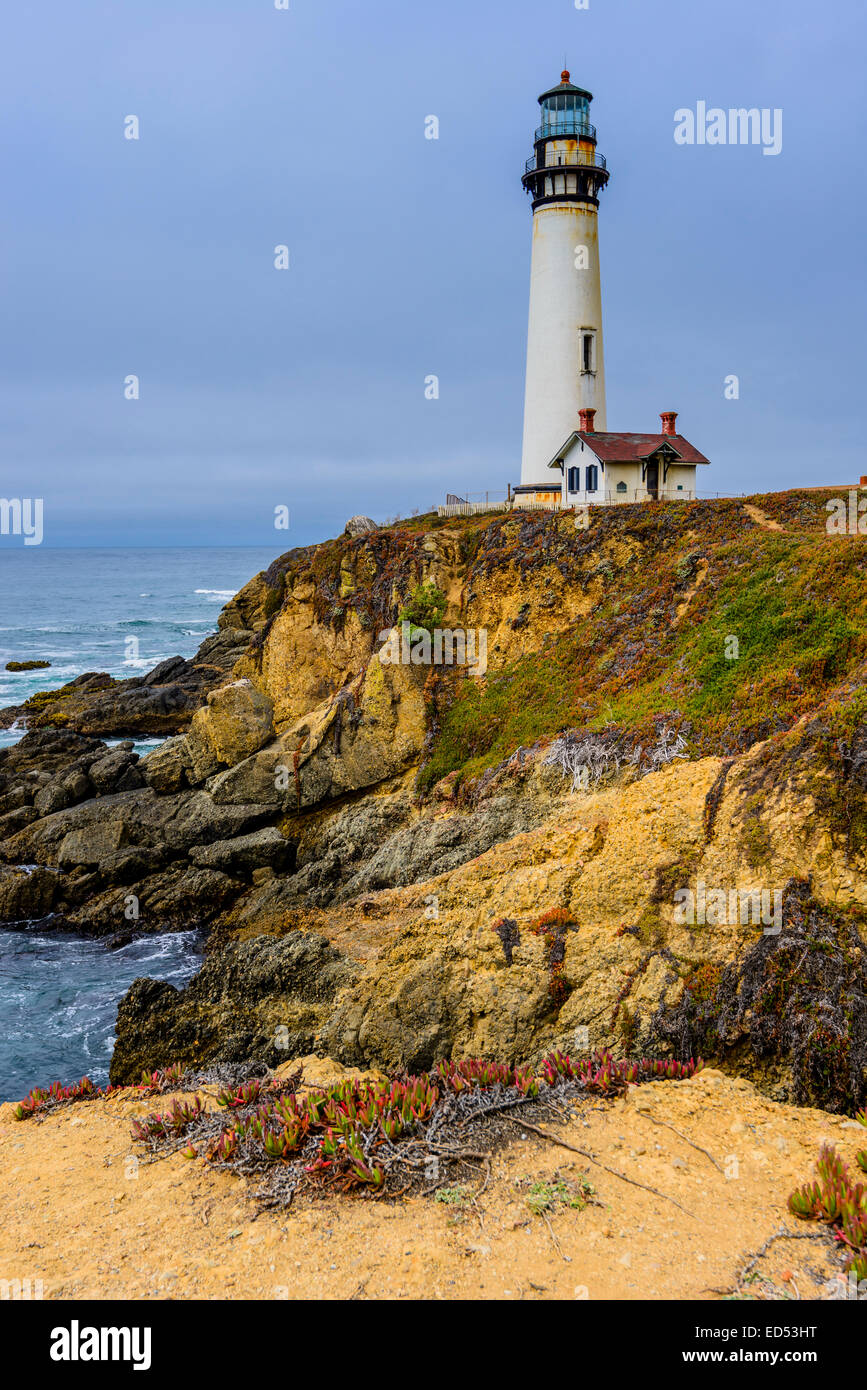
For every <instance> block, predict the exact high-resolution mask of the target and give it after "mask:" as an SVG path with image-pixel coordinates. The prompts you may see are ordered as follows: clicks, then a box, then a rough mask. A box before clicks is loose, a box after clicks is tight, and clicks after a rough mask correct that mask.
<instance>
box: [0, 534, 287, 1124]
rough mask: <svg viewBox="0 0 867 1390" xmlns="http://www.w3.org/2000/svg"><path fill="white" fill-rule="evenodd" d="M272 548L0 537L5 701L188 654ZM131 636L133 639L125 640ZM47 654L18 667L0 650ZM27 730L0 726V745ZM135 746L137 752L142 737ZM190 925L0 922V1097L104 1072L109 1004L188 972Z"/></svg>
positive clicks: (112, 1008)
mask: <svg viewBox="0 0 867 1390" xmlns="http://www.w3.org/2000/svg"><path fill="white" fill-rule="evenodd" d="M275 555H276V550H275V549H266V548H264V547H256V548H248V547H240V546H239V547H222V548H214V549H209V548H205V547H195V548H189V549H182V548H174V547H173V548H163V549H156V548H154V549H130V550H122V549H100V550H97V549H93V550H83V549H82V550H48V549H44V548H43V547H41V546H33V547H29V548H25V547H23V546H18V547H15V548H14V549H13V548H12V547H10V546H5V545H0V707H3V706H8V705H19V704H21V703H22V702H23V701H24V700H26V699H27V697H28V696H29V695H33V694H35V693H36V691H38V690H50V689H53V688H54V687H56V686H58V685H62V684H64V682H66V681H69V680H73V679H74V678H75V677H76V676H80V675H82V674H83V673H84V672H85V671H108V672H109V674H110V675H112V676H116V677H118V678H120V679H123V678H124V677H129V676H133V675H137V674H144V673H145V672H146V671H149V670H150V669H151V668H152V667H154V666H156V665H157V663H158V662H160V661H163V660H164V659H165V658H166V657H169V656H184V657H189V656H192V655H193V653H194V652H195V651H196V649H197V647H198V646H199V644H200V643H201V642H202V640H203V639H204V638H205V637H207V636H208V634H209V633H211V632H214V631H215V630H216V627H217V617H218V615H219V612H220V609H221V608H222V606H223V605H224V604H225V603H226V602H227V601H228V600H229V599H230V598H232V596H233V595H234V594H236V593H237V591H238V590H239V589H240V588H241V587H242V586H243V585H244V584H246V582H247V580H248V579H252V577H253V575H254V574H257V573H258V572H259V570H261V569H264V568H266V567H267V566H268V565H269V564H270V563H271V561H272V560H273V559H274V558H275ZM131 639H134V640H131ZM37 660H44V661H50V662H51V667H50V668H49V669H48V670H41V671H27V672H20V673H13V672H10V671H6V670H5V666H6V663H7V661H37ZM21 733H22V730H20V729H17V728H13V729H10V730H0V748H3V747H8V746H9V745H10V744H12V743H14V742H16V740H17V739H19V738H20V737H21ZM157 742H158V740H149V741H148V740H146V741H143V742H142V743H141V744H139V745H137V746H138V748H139V751H140V752H146V751H147V746H148V744H149V743H150V744H151V745H152V746H153V745H155V744H156V743H157ZM200 958H201V957H200V940H199V938H198V937H197V935H196V934H195V933H193V932H180V933H170V934H165V935H161V936H153V937H147V938H142V939H139V940H137V941H133V942H132V943H130V945H128V946H124V947H122V948H121V949H120V950H117V951H107V950H106V949H105V947H104V946H103V945H102V943H101V942H99V941H94V940H92V939H91V938H85V937H76V936H69V935H67V934H65V933H64V934H60V933H56V934H52V933H51V932H48V931H46V930H45V928H44V924H39V923H34V924H21V925H20V926H16V927H7V928H0V1023H2V1027H0V1101H2V1100H12V1099H20V1098H21V1097H23V1096H24V1095H25V1094H26V1092H27V1091H29V1090H30V1089H31V1087H33V1086H44V1085H47V1084H49V1083H50V1082H52V1081H61V1082H62V1083H63V1084H64V1085H67V1084H69V1083H70V1082H73V1081H78V1080H80V1079H81V1077H82V1076H85V1075H88V1076H90V1078H91V1080H92V1081H94V1082H95V1083H96V1084H99V1085H104V1084H105V1082H106V1080H107V1079H108V1066H109V1062H110V1060H111V1050H112V1045H113V1041H114V1022H115V1017H116V1014H117V1006H118V1003H119V1001H120V999H121V998H122V997H123V995H124V994H125V993H126V991H127V989H128V988H129V986H130V985H131V984H132V982H133V980H135V979H137V978H138V977H139V976H141V975H148V976H151V977H152V978H153V979H158V980H169V981H171V982H172V983H173V984H175V985H181V984H183V983H185V982H186V981H187V980H188V979H189V978H190V977H191V976H192V975H193V974H194V973H195V971H196V970H197V969H198V965H199V961H200Z"/></svg>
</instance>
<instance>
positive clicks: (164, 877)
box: [64, 864, 244, 936]
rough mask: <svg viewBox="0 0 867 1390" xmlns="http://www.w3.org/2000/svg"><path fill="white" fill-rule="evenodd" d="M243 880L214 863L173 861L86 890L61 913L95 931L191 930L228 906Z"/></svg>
mask: <svg viewBox="0 0 867 1390" xmlns="http://www.w3.org/2000/svg"><path fill="white" fill-rule="evenodd" d="M243 891H244V884H243V883H239V882H238V881H237V880H236V879H232V878H229V877H228V875H227V874H221V873H217V872H216V871H215V870H213V869H200V868H193V867H191V866H190V865H189V864H171V865H170V866H169V867H168V868H167V869H165V870H163V871H162V872H160V873H156V874H150V875H149V877H147V878H145V879H142V880H141V881H140V882H133V883H126V884H123V885H120V886H116V887H112V888H109V889H106V890H105V891H104V892H102V893H98V894H97V895H96V896H93V895H89V896H88V897H87V900H86V901H85V902H84V903H83V905H82V906H81V907H79V908H76V909H75V910H74V911H72V912H68V913H66V915H65V918H64V921H65V924H66V925H67V926H70V927H74V928H75V929H76V930H77V931H80V932H84V933H87V934H88V935H93V936H106V935H111V934H112V933H114V932H117V931H124V930H129V929H134V930H135V931H136V932H145V933H156V932H164V931H191V930H193V929H195V928H199V927H205V926H207V925H208V923H210V922H211V921H213V919H214V917H216V916H217V915H218V913H220V912H221V911H223V910H224V909H225V908H227V907H230V906H231V904H232V903H233V902H234V901H235V899H236V898H237V897H238V895H239V894H240V893H242V892H243Z"/></svg>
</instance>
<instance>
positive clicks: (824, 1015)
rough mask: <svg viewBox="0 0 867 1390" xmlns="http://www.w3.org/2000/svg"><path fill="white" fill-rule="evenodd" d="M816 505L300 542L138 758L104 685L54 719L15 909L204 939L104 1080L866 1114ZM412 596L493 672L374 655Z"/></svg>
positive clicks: (813, 499)
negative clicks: (726, 1093)
mask: <svg viewBox="0 0 867 1390" xmlns="http://www.w3.org/2000/svg"><path fill="white" fill-rule="evenodd" d="M832 495H836V494H825V493H822V492H819V491H816V492H809V493H806V492H792V493H785V494H776V495H773V496H769V497H756V498H752V499H748V501H747V502H746V503H740V502H737V501H733V500H727V501H718V502H698V503H690V504H668V505H656V506H652V507H640V506H639V507H633V506H629V507H621V508H614V509H610V510H607V511H606V510H600V511H592V512H591V524H590V526H589V528H587V529H580V528H579V527H577V526H576V524H575V520H574V518H573V517H571V516H570V515H568V514H564V515H553V514H547V513H513V514H505V515H503V514H496V515H494V516H482V517H476V518H468V519H466V520H463V519H462V520H458V521H455V520H452V519H449V520H438V519H436V518H432V517H421V518H417V519H414V520H412V521H410V522H406V523H400V524H398V525H396V526H393V527H390V528H384V529H380V530H378V531H375V532H372V533H369V534H364V535H360V536H353V535H344V536H343V537H340V538H338V539H336V540H333V541H330V542H327V543H325V544H323V545H321V546H316V547H307V548H304V549H301V550H296V551H291V552H290V553H289V554H287V555H285V556H283V557H281V558H280V559H279V560H277V561H275V563H274V564H273V565H272V566H271V568H270V569H269V570H267V571H266V572H264V573H263V574H262V575H259V576H257V577H256V578H255V579H254V580H253V581H251V583H250V584H249V585H247V586H246V587H245V588H244V589H243V590H241V592H240V593H239V594H238V595H237V596H236V598H235V599H234V600H233V601H232V603H230V604H229V605H228V606H227V608H226V609H225V610H224V612H223V614H222V616H221V619H220V633H221V634H222V637H221V638H219V639H218V642H219V643H221V644H222V645H221V647H220V650H222V651H223V652H224V653H225V652H228V653H230V654H231V661H230V662H229V660H228V659H227V660H226V662H225V666H226V669H222V668H220V669H219V670H218V671H210V672H209V673H208V675H207V679H203V680H201V681H200V682H199V684H198V685H196V686H195V688H190V689H187V690H186V692H185V695H184V701H183V709H182V710H180V711H179V713H178V714H177V716H176V717H175V716H173V718H174V723H173V725H172V728H171V730H170V731H171V732H172V733H173V734H174V737H172V738H170V739H169V741H168V742H167V743H165V744H164V745H163V746H162V747H161V748H159V749H158V750H156V751H155V752H153V753H152V754H150V755H149V756H148V757H147V758H146V759H144V760H141V761H139V760H137V759H136V758H135V754H134V753H133V752H132V751H131V750H130V749H121V750H119V751H118V752H112V753H109V752H108V750H106V749H105V748H104V745H102V744H100V743H98V741H97V740H96V738H94V737H93V734H94V733H96V732H108V731H109V730H108V729H107V727H106V725H107V724H110V723H111V719H112V716H111V714H110V713H109V712H108V711H109V707H110V699H109V702H108V704H106V700H107V695H106V692H99V691H97V692H96V693H95V695H94V696H93V697H92V699H93V700H99V701H100V702H101V703H100V705H99V708H98V712H97V714H94V712H93V711H94V709H95V708H96V706H95V705H94V704H91V703H90V701H89V700H88V699H85V698H83V697H81V696H80V695H79V696H76V697H75V698H76V701H79V700H80V704H77V705H76V709H75V712H74V714H73V715H72V716H71V717H69V718H66V719H64V718H63V717H62V713H63V706H64V702H68V701H69V699H70V697H69V696H66V697H63V696H62V693H61V695H60V697H59V698H58V699H56V700H55V701H54V702H51V701H46V700H45V699H44V697H40V699H42V700H43V704H44V708H41V709H40V710H39V712H38V715H37V716H36V718H35V719H34V721H33V722H35V723H36V724H38V726H39V727H37V728H35V729H34V731H33V732H31V733H29V734H28V735H27V737H26V738H25V739H24V740H23V741H22V743H21V744H19V745H18V746H17V747H16V748H14V749H12V750H8V751H7V752H6V753H5V754H2V755H0V836H5V838H2V839H0V862H2V863H5V865H6V866H7V868H6V869H5V870H4V871H2V873H0V916H3V917H5V918H6V919H7V920H13V919H14V918H15V917H16V916H18V917H21V916H36V915H44V914H47V913H49V912H51V913H54V914H56V916H55V919H54V920H55V921H57V922H58V923H62V924H63V925H67V926H69V927H74V928H76V929H78V930H86V931H92V932H94V933H98V934H105V935H115V936H116V935H117V934H118V933H120V934H121V936H122V935H123V933H129V932H130V931H141V930H145V931H148V930H151V931H153V930H161V929H165V927H166V926H178V927H181V926H188V925H190V924H192V923H198V924H201V925H203V926H206V927H208V928H209V931H210V937H209V947H208V956H207V960H206V964H205V967H204V969H203V970H202V972H201V973H200V975H199V976H198V977H197V978H196V979H195V980H194V981H193V982H192V983H191V984H190V986H189V987H188V988H187V989H186V990H184V991H181V992H178V991H175V990H174V989H172V987H171V986H168V985H160V984H155V983H154V982H152V981H139V982H137V983H136V984H135V985H134V986H133V988H132V990H131V991H130V993H129V994H128V996H127V998H126V999H125V1000H124V1002H123V1004H122V1006H121V1009H120V1013H119V1018H118V1042H117V1048H116V1052H115V1057H114V1061H113V1066H112V1075H113V1078H114V1079H115V1080H118V1081H120V1080H126V1079H132V1078H136V1077H137V1076H138V1073H139V1072H140V1070H141V1068H142V1066H144V1065H147V1066H156V1065H159V1064H161V1063H163V1062H166V1061H168V1060H173V1061H174V1060H179V1061H184V1062H189V1063H194V1062H195V1063H199V1062H202V1061H204V1060H206V1059H223V1060H230V1061H237V1060H243V1059H245V1058H248V1057H251V1056H255V1057H257V1058H261V1059H262V1060H264V1061H266V1062H268V1063H269V1064H270V1065H275V1064H277V1063H278V1062H280V1061H282V1060H285V1059H286V1057H288V1056H292V1055H300V1054H303V1053H305V1052H309V1051H312V1050H314V1049H318V1050H321V1051H328V1052H329V1053H330V1055H331V1056H333V1057H335V1058H337V1059H339V1060H340V1061H341V1062H344V1063H346V1064H350V1065H356V1066H369V1065H381V1066H386V1067H399V1066H404V1065H405V1066H408V1067H411V1068H414V1067H424V1066H428V1065H430V1064H432V1062H433V1061H435V1060H436V1059H437V1058H438V1057H440V1056H458V1055H471V1054H484V1055H488V1054H497V1055H508V1056H509V1057H511V1058H514V1059H515V1060H535V1059H537V1058H538V1056H539V1055H540V1054H541V1052H542V1051H544V1050H545V1049H547V1048H549V1047H550V1046H551V1045H562V1046H566V1047H568V1048H569V1049H570V1050H573V1051H574V1050H575V1049H576V1048H578V1049H579V1050H581V1049H582V1048H585V1047H587V1046H589V1047H598V1046H603V1045H608V1046H611V1047H612V1048H613V1049H614V1050H615V1051H616V1052H619V1053H621V1054H622V1053H624V1052H627V1053H631V1052H633V1051H634V1050H636V1049H641V1050H644V1051H648V1050H650V1049H654V1048H655V1050H657V1051H667V1052H669V1053H671V1054H673V1055H677V1056H681V1055H689V1054H691V1053H694V1052H695V1051H698V1050H701V1051H702V1052H703V1053H704V1055H705V1057H706V1058H711V1059H713V1060H715V1061H716V1062H717V1063H718V1065H720V1066H722V1067H723V1068H728V1069H731V1070H736V1071H740V1072H745V1073H747V1074H749V1075H750V1076H752V1077H754V1078H755V1080H756V1081H757V1083H758V1084H760V1085H761V1086H762V1087H764V1088H765V1089H766V1090H768V1091H770V1093H771V1094H773V1095H774V1096H776V1097H778V1098H784V1097H785V1098H789V1099H792V1100H795V1101H796V1102H798V1103H812V1104H822V1105H824V1106H826V1107H828V1108H832V1109H839V1110H848V1109H850V1108H851V1106H852V1105H853V1103H854V1102H856V1101H857V1102H859V1103H863V1101H864V1099H865V1096H867V1006H865V985H867V968H865V963H864V955H863V948H864V943H865V940H867V929H865V922H867V801H865V796H867V694H865V689H867V683H865V673H867V611H865V609H867V586H865V582H864V580H865V564H867V557H865V547H864V541H863V538H861V537H859V536H851V537H850V536H829V535H828V534H827V533H826V528H825V522H826V519H827V512H826V509H825V502H826V500H827V498H828V496H832ZM427 582H429V583H431V584H433V585H435V586H436V589H437V590H438V591H440V592H441V593H442V595H443V596H444V600H445V612H444V617H443V621H442V626H443V627H449V628H451V629H462V630H470V631H472V632H474V633H482V632H483V633H484V634H485V635H486V658H487V669H486V672H485V674H484V675H481V674H472V673H471V672H470V671H468V670H467V669H466V668H460V667H454V666H452V667H449V666H446V665H413V664H409V665H405V664H402V663H401V664H387V665H383V664H382V663H381V662H380V661H379V659H378V656H377V653H378V651H379V649H380V647H381V646H382V642H383V634H386V633H387V632H388V631H389V630H390V629H391V628H392V626H393V625H394V624H395V622H396V621H397V620H398V618H399V615H400V612H401V610H402V609H403V607H404V605H405V604H406V603H407V601H408V600H409V598H410V596H411V595H412V594H413V592H414V591H416V590H417V588H418V586H419V585H421V584H424V583H427ZM212 640H213V639H212ZM197 664H198V665H202V664H205V665H207V664H208V663H195V662H194V663H193V666H196V665H197ZM148 679H149V678H145V683H144V685H143V686H142V687H136V689H142V690H144V691H148V690H152V688H153V683H152V685H151V686H148V685H147V681H148ZM157 684H159V682H157ZM108 695H109V696H110V692H108ZM129 695H130V696H131V697H132V698H133V699H141V698H143V697H141V696H140V695H139V696H137V695H135V694H134V692H129ZM145 698H150V697H149V696H148V697H145ZM124 702H125V706H124V707H125V712H123V711H120V712H117V713H116V715H115V719H116V720H119V721H120V722H121V723H123V724H124V726H123V727H122V728H119V729H115V730H111V731H112V732H123V733H126V732H130V731H131V730H130V727H129V725H128V724H126V723H124V721H125V720H128V719H129V718H131V717H132V716H131V715H130V714H129V709H128V706H129V699H128V698H127V695H125V696H124ZM124 702H122V703H124ZM52 704H53V707H54V713H55V716H58V712H60V714H59V717H54V718H52V714H51V710H52ZM68 708H70V709H71V706H68ZM34 774H35V775H34ZM23 865H28V866H37V867H36V868H33V867H31V868H29V869H28V870H27V871H24V870H23V869H22V868H21V867H19V866H23ZM753 889H757V890H758V891H759V898H758V909H757V911H752V910H751V906H750V905H751V902H752V900H751V899H750V897H749V894H750V891H751V890H753ZM762 891H764V892H765V893H766V894H767V898H766V901H765V904H762V899H761V892H762ZM710 893H714V894H715V895H716V897H715V898H712V899H709V894H710ZM688 894H692V903H693V907H694V909H695V910H694V911H693V913H692V920H689V912H688V910H687V912H686V914H685V913H684V902H685V900H686V901H687V902H688V899H687V895H688ZM708 901H710V903H711V905H712V906H711V911H710V914H709V913H708ZM131 903H133V904H134V907H135V913H136V914H137V915H134V916H132V917H131V916H130V904H131ZM745 904H746V912H744V910H743V909H744V905H745ZM763 907H764V913H765V918H766V920H764V921H762V920H760V916H761V910H762V908H763ZM744 915H745V916H746V919H747V920H745V921H744V920H742V917H743V916H744Z"/></svg>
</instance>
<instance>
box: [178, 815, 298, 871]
mask: <svg viewBox="0 0 867 1390" xmlns="http://www.w3.org/2000/svg"><path fill="white" fill-rule="evenodd" d="M190 858H191V859H192V861H193V863H194V864H199V865H201V866H202V867H204V868H209V869H222V870H224V871H225V872H226V873H234V872H237V871H238V870H239V869H240V870H246V871H248V872H249V871H252V870H254V869H261V868H271V869H276V870H277V871H278V872H279V871H283V870H286V869H288V868H289V867H290V866H291V864H292V862H293V860H294V858H295V846H294V845H293V844H291V842H290V841H289V840H286V839H284V838H283V836H282V835H281V834H280V831H279V830H277V828H276V827H275V826H272V825H269V826H266V827H265V828H264V829H263V830H257V831H255V832H254V833H253V834H252V835H239V836H238V837H237V838H236V839H234V840H217V841H216V842H215V843H214V844H212V845H196V846H195V847H194V848H193V849H191V850H190Z"/></svg>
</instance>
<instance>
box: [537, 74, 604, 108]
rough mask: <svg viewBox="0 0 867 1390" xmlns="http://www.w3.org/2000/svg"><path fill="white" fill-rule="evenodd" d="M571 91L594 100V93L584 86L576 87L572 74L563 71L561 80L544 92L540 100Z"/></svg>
mask: <svg viewBox="0 0 867 1390" xmlns="http://www.w3.org/2000/svg"><path fill="white" fill-rule="evenodd" d="M566 92H568V93H571V94H572V95H573V96H579V97H586V98H587V100H588V101H592V100H593V93H592V92H588V91H587V90H586V89H585V88H584V87H576V86H575V84H574V82H573V81H572V74H571V73H569V72H567V71H565V70H564V71H563V72H562V73H561V74H560V81H559V83H558V84H557V86H556V87H551V88H550V89H549V90H548V91H547V92H543V93H542V95H541V96H540V98H539V101H540V102H542V101H545V100H546V98H547V97H556V96H562V95H563V93H566Z"/></svg>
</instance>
